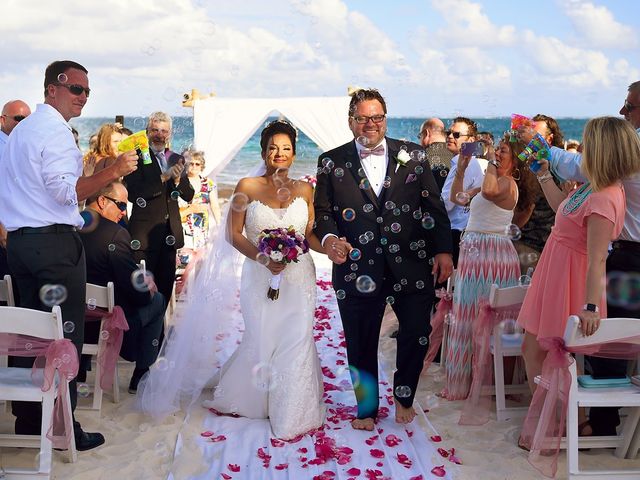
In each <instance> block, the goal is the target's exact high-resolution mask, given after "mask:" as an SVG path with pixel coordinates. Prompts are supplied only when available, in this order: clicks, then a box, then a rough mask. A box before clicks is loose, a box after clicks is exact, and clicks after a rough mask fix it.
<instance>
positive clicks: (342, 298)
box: [336, 290, 347, 300]
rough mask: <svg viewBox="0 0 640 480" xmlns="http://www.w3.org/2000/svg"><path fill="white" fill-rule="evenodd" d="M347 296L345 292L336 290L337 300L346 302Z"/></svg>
mask: <svg viewBox="0 0 640 480" xmlns="http://www.w3.org/2000/svg"><path fill="white" fill-rule="evenodd" d="M346 296H347V294H346V293H345V291H344V290H336V298H337V299H338V300H344V298H345V297H346Z"/></svg>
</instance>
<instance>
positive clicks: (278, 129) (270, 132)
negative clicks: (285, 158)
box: [260, 120, 298, 155]
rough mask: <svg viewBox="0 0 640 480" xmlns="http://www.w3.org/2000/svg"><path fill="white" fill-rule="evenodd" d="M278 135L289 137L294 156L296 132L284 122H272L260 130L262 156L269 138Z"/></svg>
mask: <svg viewBox="0 0 640 480" xmlns="http://www.w3.org/2000/svg"><path fill="white" fill-rule="evenodd" d="M278 133H284V134H285V135H286V136H288V137H289V140H291V147H292V148H293V154H294V155H295V154H296V137H297V136H298V131H297V130H296V129H295V128H294V127H293V125H291V124H290V123H289V122H287V121H285V120H274V121H273V122H271V123H269V125H267V126H266V127H264V129H263V130H262V133H261V134H260V148H261V149H262V155H265V154H266V152H267V144H268V143H269V140H270V139H271V137H273V136H274V135H277V134H278Z"/></svg>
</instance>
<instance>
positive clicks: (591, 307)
mask: <svg viewBox="0 0 640 480" xmlns="http://www.w3.org/2000/svg"><path fill="white" fill-rule="evenodd" d="M582 310H584V311H586V312H595V313H598V312H599V311H600V309H599V308H598V306H597V305H596V304H595V303H585V304H584V307H582Z"/></svg>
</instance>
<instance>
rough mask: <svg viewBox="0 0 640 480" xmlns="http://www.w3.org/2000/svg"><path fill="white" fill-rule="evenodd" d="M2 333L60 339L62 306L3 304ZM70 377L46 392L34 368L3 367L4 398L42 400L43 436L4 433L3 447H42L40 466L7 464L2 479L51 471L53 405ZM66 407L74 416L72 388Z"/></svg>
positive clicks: (0, 393)
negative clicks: (44, 308)
mask: <svg viewBox="0 0 640 480" xmlns="http://www.w3.org/2000/svg"><path fill="white" fill-rule="evenodd" d="M0 332H2V333H13V334H18V335H30V336H32V337H37V338H41V339H46V340H60V339H62V338H64V337H63V333H62V312H61V310H60V307H59V306H54V307H53V310H52V311H51V312H41V311H39V310H31V309H28V308H19V307H0ZM61 381H64V382H66V381H67V380H66V379H60V378H58V377H56V382H55V385H54V386H52V388H50V389H49V391H48V392H43V391H42V389H41V385H34V383H33V380H32V379H31V369H30V368H16V367H4V368H0V398H3V399H5V400H12V401H24V402H40V403H42V423H41V427H40V436H36V435H13V434H0V446H3V447H12V448H39V449H40V453H39V461H38V466H37V468H36V469H35V470H34V469H25V468H12V467H8V466H6V465H3V470H2V472H3V473H4V474H5V476H0V478H20V479H43V478H47V479H48V478H49V476H50V474H51V458H52V453H51V452H52V448H51V447H52V445H51V440H49V439H48V438H47V431H48V430H49V427H50V426H51V420H52V416H53V406H54V401H55V398H56V394H57V392H58V388H59V382H61ZM58 401H62V402H64V408H65V409H66V410H67V413H68V414H69V417H70V418H71V399H70V397H69V391H68V390H67V395H66V396H65V398H60V399H59V400H58ZM67 457H68V459H69V461H70V462H75V461H76V459H77V454H76V443H75V437H74V436H73V435H71V445H70V448H69V449H68V450H67Z"/></svg>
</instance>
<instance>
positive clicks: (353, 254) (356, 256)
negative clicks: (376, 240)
mask: <svg viewBox="0 0 640 480" xmlns="http://www.w3.org/2000/svg"><path fill="white" fill-rule="evenodd" d="M349 258H350V259H351V260H353V261H354V262H357V261H358V260H360V259H361V258H362V252H361V251H360V249H359V248H352V249H351V251H350V252H349Z"/></svg>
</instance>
